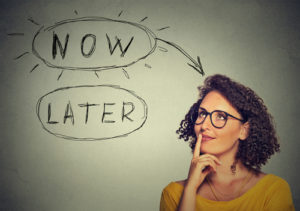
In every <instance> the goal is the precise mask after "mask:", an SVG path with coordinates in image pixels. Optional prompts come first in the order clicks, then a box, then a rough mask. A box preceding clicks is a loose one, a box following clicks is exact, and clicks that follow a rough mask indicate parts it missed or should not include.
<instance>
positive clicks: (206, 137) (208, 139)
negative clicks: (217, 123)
mask: <svg viewBox="0 0 300 211" xmlns="http://www.w3.org/2000/svg"><path fill="white" fill-rule="evenodd" d="M212 139H215V138H213V137H210V136H206V135H202V141H210V140H212Z"/></svg>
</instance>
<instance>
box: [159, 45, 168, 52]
mask: <svg viewBox="0 0 300 211" xmlns="http://www.w3.org/2000/svg"><path fill="white" fill-rule="evenodd" d="M157 47H158V49H159V50H160V51H162V52H168V49H166V48H163V47H161V46H157Z"/></svg>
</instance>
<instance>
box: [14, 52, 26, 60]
mask: <svg viewBox="0 0 300 211" xmlns="http://www.w3.org/2000/svg"><path fill="white" fill-rule="evenodd" d="M26 54H29V52H25V53H22V54H21V55H20V56H17V57H16V58H14V60H17V59H20V58H21V57H22V56H25V55H26Z"/></svg>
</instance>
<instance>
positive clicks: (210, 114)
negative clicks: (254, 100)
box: [195, 108, 246, 129]
mask: <svg viewBox="0 0 300 211" xmlns="http://www.w3.org/2000/svg"><path fill="white" fill-rule="evenodd" d="M200 109H202V110H203V111H205V113H206V116H205V117H204V119H203V120H202V121H201V122H200V123H196V121H197V119H198V117H199V110H198V111H197V118H196V120H195V125H201V124H202V123H203V122H204V121H205V120H206V117H207V116H208V115H209V118H210V122H211V124H212V126H214V127H215V128H218V129H220V128H223V127H225V125H226V123H227V120H228V117H229V116H230V117H232V118H234V119H236V120H239V121H241V122H242V123H245V122H246V121H245V120H244V119H240V118H237V117H235V116H233V115H231V114H229V113H227V112H226V111H222V110H214V111H212V112H208V111H207V110H205V109H204V108H200ZM215 112H223V113H224V114H225V115H226V120H225V123H224V125H223V126H222V127H217V126H215V125H214V123H213V121H212V114H213V113H215Z"/></svg>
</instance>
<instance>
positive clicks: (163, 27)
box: [157, 26, 170, 31]
mask: <svg viewBox="0 0 300 211" xmlns="http://www.w3.org/2000/svg"><path fill="white" fill-rule="evenodd" d="M168 28H170V26H166V27H163V28H160V29H157V31H161V30H165V29H168Z"/></svg>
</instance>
